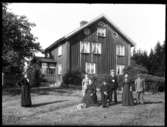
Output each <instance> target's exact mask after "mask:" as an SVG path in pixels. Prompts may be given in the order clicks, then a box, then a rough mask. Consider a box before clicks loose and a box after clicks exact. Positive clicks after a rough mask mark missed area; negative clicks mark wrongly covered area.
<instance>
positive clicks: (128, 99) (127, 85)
mask: <svg viewBox="0 0 167 127" xmlns="http://www.w3.org/2000/svg"><path fill="white" fill-rule="evenodd" d="M122 105H123V106H132V105H134V102H133V93H132V86H131V82H130V80H129V78H128V74H127V73H126V74H125V75H124V80H123V93H122Z"/></svg>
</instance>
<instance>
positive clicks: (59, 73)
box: [57, 64, 62, 75]
mask: <svg viewBox="0 0 167 127" xmlns="http://www.w3.org/2000/svg"><path fill="white" fill-rule="evenodd" d="M57 71H58V72H57V73H58V75H61V74H62V64H58V66H57Z"/></svg>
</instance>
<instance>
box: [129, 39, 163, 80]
mask: <svg viewBox="0 0 167 127" xmlns="http://www.w3.org/2000/svg"><path fill="white" fill-rule="evenodd" d="M132 60H134V61H135V62H136V63H137V64H138V65H142V66H144V67H145V68H146V69H147V70H148V73H149V74H153V75H157V76H163V77H165V41H164V43H163V44H162V45H161V44H160V43H159V42H158V43H157V44H156V46H155V48H154V50H153V49H151V51H150V54H149V55H147V52H146V51H144V52H142V51H141V50H137V51H135V50H134V51H133V56H132Z"/></svg>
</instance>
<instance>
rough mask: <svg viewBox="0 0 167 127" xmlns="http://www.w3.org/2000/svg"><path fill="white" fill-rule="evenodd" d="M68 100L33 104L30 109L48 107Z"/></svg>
mask: <svg viewBox="0 0 167 127" xmlns="http://www.w3.org/2000/svg"><path fill="white" fill-rule="evenodd" d="M64 101H68V100H59V101H52V102H45V103H39V104H33V105H32V106H31V107H39V106H44V105H49V104H53V103H60V102H64Z"/></svg>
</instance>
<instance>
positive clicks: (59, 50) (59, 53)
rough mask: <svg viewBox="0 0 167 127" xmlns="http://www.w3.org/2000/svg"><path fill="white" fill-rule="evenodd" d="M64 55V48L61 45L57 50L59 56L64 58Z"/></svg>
mask: <svg viewBox="0 0 167 127" xmlns="http://www.w3.org/2000/svg"><path fill="white" fill-rule="evenodd" d="M62 55H63V46H62V45H60V46H59V47H58V49H57V56H62Z"/></svg>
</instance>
